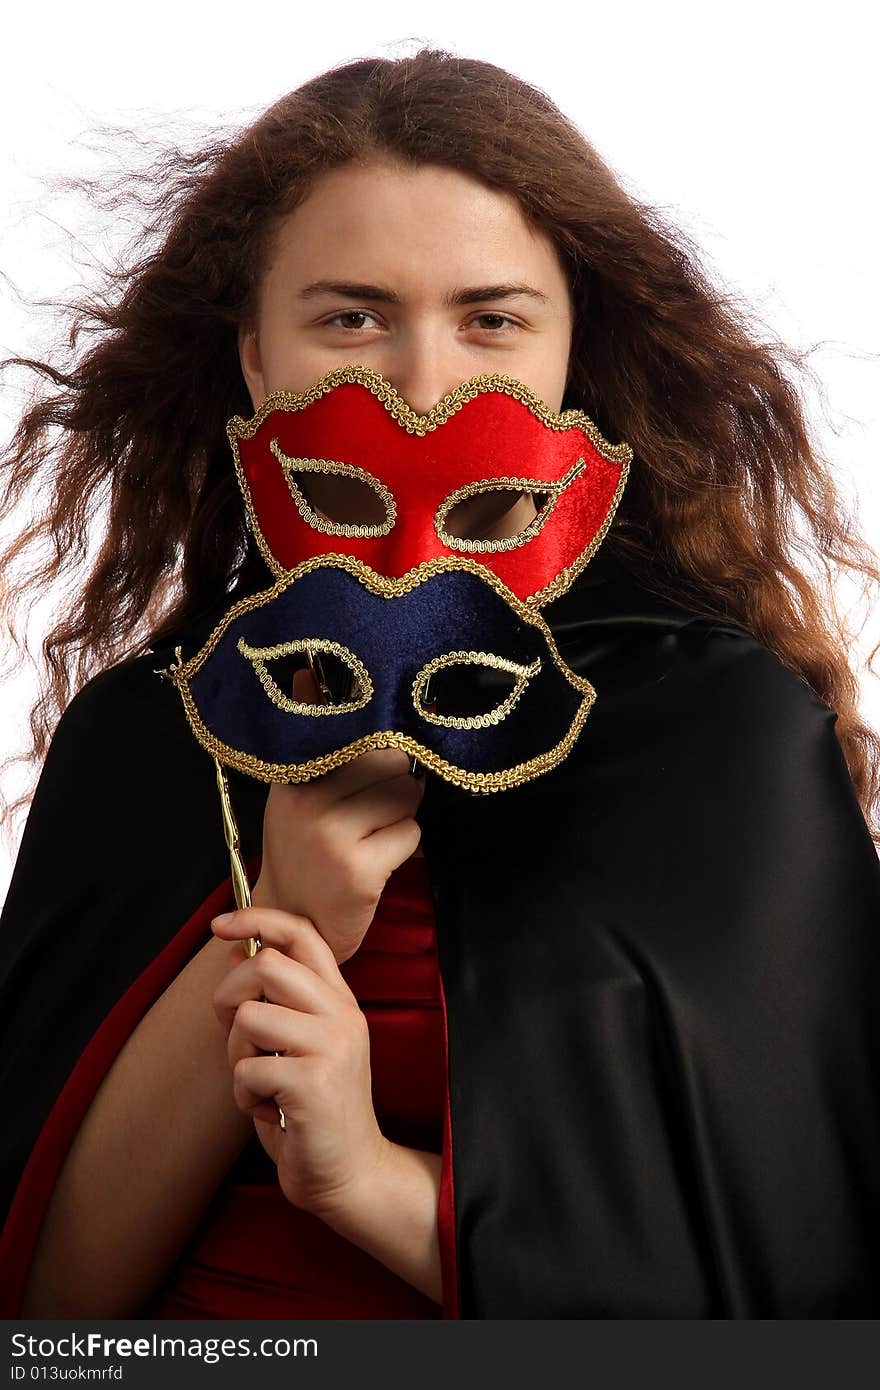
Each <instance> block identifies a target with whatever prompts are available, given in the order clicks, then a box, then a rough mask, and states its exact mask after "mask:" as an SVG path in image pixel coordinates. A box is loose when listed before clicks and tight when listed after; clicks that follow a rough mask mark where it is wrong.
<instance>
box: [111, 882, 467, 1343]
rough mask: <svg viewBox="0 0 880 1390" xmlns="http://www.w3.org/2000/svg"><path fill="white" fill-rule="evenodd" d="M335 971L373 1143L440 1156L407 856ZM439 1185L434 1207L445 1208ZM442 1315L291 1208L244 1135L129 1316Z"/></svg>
mask: <svg viewBox="0 0 880 1390" xmlns="http://www.w3.org/2000/svg"><path fill="white" fill-rule="evenodd" d="M341 970H342V974H343V976H344V977H345V979H346V982H347V983H348V985H349V987H350V988H351V990H352V992H353V993H354V995H355V997H356V998H357V1000H358V1001H359V1003H360V1004H361V1006H362V1007H363V1010H364V1013H365V1014H366V1017H367V1022H368V1024H369V1030H370V1067H371V1073H372V1079H373V1103H374V1106H375V1110H376V1117H377V1119H378V1121H379V1125H380V1127H381V1129H382V1132H383V1134H385V1135H386V1137H387V1138H389V1139H392V1140H394V1141H395V1142H396V1143H399V1144H405V1145H407V1146H410V1147H412V1148H418V1149H425V1150H428V1151H430V1152H433V1153H438V1154H439V1153H441V1152H442V1151H443V1148H444V1144H443V1137H444V1122H445V1118H446V1050H445V1036H444V1026H443V1024H444V1017H443V1008H442V1000H441V992H440V976H439V971H438V966H437V953H436V938H435V933H434V916H433V909H432V904H431V898H430V889H429V883H428V878H427V870H426V865H425V860H424V859H422V858H416V859H409V860H407V861H406V862H405V863H404V864H402V865H401V866H400V868H399V869H397V870H396V871H395V872H394V873H393V874H392V875H391V877H390V879H389V880H388V882H387V884H386V886H385V891H384V893H383V894H382V898H381V900H380V902H379V907H378V909H377V912H376V916H375V917H374V919H373V922H372V924H371V926H370V928H369V930H368V932H367V934H366V936H365V937H364V940H363V942H362V944H361V946H360V949H359V950H358V951H357V953H356V954H355V955H354V956H352V957H351V959H350V960H348V961H346V963H345V964H344V965H343V966H342V967H341ZM448 1177H449V1175H448V1174H447V1181H446V1182H444V1185H443V1186H444V1191H443V1193H442V1194H441V1207H443V1206H446V1205H447V1204H448V1190H447V1188H448ZM442 1224H443V1223H442V1221H441V1226H442ZM441 1237H442V1232H441ZM447 1258H448V1257H447ZM445 1277H446V1276H445V1273H444V1279H445ZM447 1300H448V1295H447ZM443 1315H444V1314H443V1309H442V1308H441V1307H440V1305H439V1304H438V1303H435V1302H434V1301H433V1300H432V1299H430V1298H428V1297H427V1296H426V1295H424V1294H422V1293H420V1292H419V1291H418V1290H417V1289H416V1288H414V1287H413V1286H412V1285H411V1284H408V1283H406V1281H405V1280H403V1279H400V1278H398V1276H397V1275H395V1274H393V1273H392V1272H391V1271H390V1270H389V1269H388V1268H387V1267H386V1266H385V1265H383V1264H381V1263H380V1262H379V1261H378V1260H375V1259H373V1257H372V1256H371V1255H368V1254H367V1253H366V1252H365V1251H363V1250H361V1249H360V1248H359V1247H358V1246H356V1245H353V1244H352V1243H351V1242H350V1241H348V1240H345V1239H344V1238H343V1237H342V1236H339V1235H337V1234H336V1232H335V1231H333V1230H332V1229H331V1228H330V1227H329V1226H327V1225H325V1224H324V1222H323V1221H320V1220H319V1219H318V1218H317V1217H314V1216H311V1215H309V1213H308V1212H304V1211H300V1210H299V1209H298V1208H297V1207H294V1206H292V1205H291V1204H290V1202H288V1201H287V1199H286V1198H285V1196H284V1194H283V1192H282V1191H281V1189H280V1187H279V1186H278V1181H277V1177H276V1172H275V1166H274V1164H273V1163H272V1161H271V1159H270V1158H269V1157H268V1155H267V1154H266V1153H265V1151H264V1149H263V1147H262V1145H261V1144H260V1142H259V1140H258V1139H257V1138H256V1135H254V1137H253V1139H252V1140H251V1141H250V1143H249V1144H248V1145H247V1147H246V1148H245V1150H244V1151H243V1152H242V1154H241V1156H240V1157H239V1159H238V1161H237V1162H236V1164H235V1165H234V1166H233V1168H232V1169H231V1171H230V1173H229V1175H228V1176H227V1178H226V1179H225V1181H224V1183H223V1185H222V1187H221V1188H220V1190H219V1191H218V1193H217V1196H216V1197H215V1199H214V1201H213V1203H212V1204H211V1206H210V1208H209V1209H208V1211H207V1212H206V1214H205V1217H204V1219H203V1221H202V1223H201V1225H200V1226H199V1228H198V1230H197V1231H196V1232H195V1235H194V1236H193V1238H192V1240H191V1241H190V1243H189V1245H188V1247H187V1248H186V1250H185V1251H184V1252H183V1254H182V1255H181V1257H180V1259H179V1261H178V1263H177V1265H176V1266H175V1268H174V1269H173V1270H172V1272H171V1274H170V1276H169V1278H168V1280H167V1282H166V1284H165V1285H164V1287H163V1288H162V1289H161V1290H160V1292H159V1294H158V1295H157V1296H156V1297H155V1299H153V1300H152V1302H151V1303H150V1304H149V1305H148V1306H147V1307H146V1308H144V1309H143V1310H142V1311H141V1313H140V1314H139V1315H138V1316H140V1317H145V1318H146V1317H149V1318H291V1317H294V1318H440V1317H442V1316H443ZM453 1315H454V1314H453Z"/></svg>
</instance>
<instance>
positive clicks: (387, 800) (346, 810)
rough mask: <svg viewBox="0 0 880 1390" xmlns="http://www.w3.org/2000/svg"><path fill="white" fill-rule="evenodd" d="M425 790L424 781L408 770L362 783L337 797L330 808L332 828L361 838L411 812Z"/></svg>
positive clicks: (411, 814) (413, 812) (402, 818)
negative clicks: (380, 781)
mask: <svg viewBox="0 0 880 1390" xmlns="http://www.w3.org/2000/svg"><path fill="white" fill-rule="evenodd" d="M424 794H425V783H424V781H423V780H419V779H418V778H416V777H410V775H409V773H408V772H405V773H404V774H403V775H402V776H401V775H398V776H397V777H393V778H390V779H389V780H388V781H387V782H382V783H380V784H378V785H376V784H375V783H373V784H372V785H371V786H368V787H364V788H363V789H362V790H361V791H360V792H356V793H354V794H353V795H352V796H349V797H346V798H345V800H343V801H340V802H339V803H338V804H337V805H336V806H335V807H334V808H333V811H332V816H333V827H334V831H336V830H337V829H338V833H339V834H341V835H344V836H347V837H351V838H352V839H357V840H360V839H363V838H364V837H365V836H367V835H371V834H372V833H373V831H375V830H381V829H382V828H383V826H386V825H394V824H395V823H396V822H397V821H399V820H406V819H408V818H410V817H412V816H414V815H415V813H416V811H417V810H418V808H419V806H420V805H421V801H422V797H423V796H424Z"/></svg>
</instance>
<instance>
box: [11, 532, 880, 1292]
mask: <svg viewBox="0 0 880 1390" xmlns="http://www.w3.org/2000/svg"><path fill="white" fill-rule="evenodd" d="M256 587H258V586H256ZM236 596H238V595H236ZM231 601H232V596H229V597H228V598H227V599H226V601H225V602H224V604H223V605H222V608H220V609H218V610H217V612H216V613H214V614H211V615H206V618H205V621H204V623H202V624H201V625H199V624H196V625H195V626H194V628H193V629H191V630H190V631H189V632H188V633H186V634H181V635H178V636H176V638H175V639H173V640H181V637H182V638H184V639H186V640H187V641H191V642H199V641H200V640H202V638H203V637H204V636H205V635H207V632H208V631H209V630H210V628H211V627H212V626H213V623H214V621H215V620H216V618H217V616H218V615H219V613H220V612H221V611H224V610H225V608H226V607H228V605H229V603H230V602H231ZM547 617H548V620H549V621H550V624H551V627H552V629H553V632H554V635H555V637H556V640H557V643H558V644H559V647H560V651H561V653H562V655H563V656H564V657H565V658H566V659H567V660H568V661H569V663H570V664H571V665H572V666H573V667H574V669H576V670H577V671H579V672H582V673H583V674H585V675H587V676H588V677H589V679H590V680H591V681H592V683H593V685H594V686H595V688H596V690H597V699H596V702H595V704H594V706H593V709H592V710H591V712H590V715H589V717H588V719H587V722H586V724H585V726H584V729H583V732H582V733H581V735H580V737H579V739H578V741H577V743H576V745H575V747H574V749H573V751H572V753H571V754H570V755H569V757H568V758H567V760H566V761H565V762H564V763H563V764H562V765H561V766H560V767H558V768H556V769H555V770H554V771H553V772H551V773H548V774H546V775H544V776H542V777H539V778H537V779H535V780H534V781H532V782H530V783H528V784H527V785H525V786H523V787H520V788H516V789H514V790H512V791H507V792H504V793H499V794H494V795H490V796H476V795H473V794H471V793H468V792H464V791H460V790H458V789H456V788H453V787H451V786H450V785H448V784H446V783H442V782H440V781H439V780H438V779H436V778H435V777H433V776H432V775H431V774H428V785H427V789H426V794H425V798H424V802H423V805H422V808H421V811H420V813H419V818H420V821H421V823H422V826H423V832H424V834H423V847H424V850H425V853H426V856H427V859H428V866H429V870H430V875H431V881H432V888H433V893H434V905H435V914H436V922H437V941H438V951H439V962H440V970H441V976H442V981H443V994H444V1003H445V1015H446V1029H447V1044H448V1054H447V1059H448V1087H449V1092H448V1093H449V1118H450V1120H451V1155H450V1157H451V1176H452V1184H453V1191H454V1253H455V1262H456V1264H457V1271H456V1275H455V1279H454V1284H455V1287H454V1288H451V1289H449V1288H447V1289H446V1290H445V1300H444V1307H445V1310H446V1315H447V1316H458V1317H462V1318H510V1317H524V1318H841V1317H844V1318H853V1317H866V1316H871V1315H872V1314H876V1313H877V1312H878V1311H880V1098H878V1077H880V1065H878V1063H880V1058H878V1051H880V1048H878V1044H880V1010H878V1007H877V1000H878V998H880V863H878V858H877V854H876V851H875V849H874V846H873V844H872V841H871V838H870V836H869V833H868V830H867V827H866V824H865V820H864V817H863V815H862V812H861V809H860V807H859V804H858V801H857V798H856V795H855V791H854V788H853V785H852V781H851V779H850V776H849V773H848V770H847V767H846V763H845V760H844V757H843V754H842V751H841V748H840V745H839V742H838V740H837V737H836V734H835V730H834V723H835V720H836V715H835V713H834V712H833V711H832V710H830V709H829V708H828V707H827V706H826V705H824V704H823V703H822V702H821V701H820V700H818V699H817V698H816V697H815V696H814V695H813V694H812V693H811V691H810V690H809V689H808V687H807V686H806V684H805V683H804V682H803V681H802V680H801V679H800V678H799V677H798V676H797V675H795V674H794V673H793V672H791V671H789V670H788V669H787V668H785V667H784V666H783V665H782V664H781V662H780V661H779V660H778V659H777V658H776V657H775V656H774V655H773V654H772V653H770V652H769V651H768V650H767V649H766V648H765V647H763V646H762V645H761V644H759V643H758V642H757V641H756V640H755V639H754V638H752V637H751V636H750V635H749V634H747V633H745V632H743V631H742V630H741V629H739V628H737V627H735V626H733V625H730V626H726V625H723V624H719V623H713V622H711V621H708V620H706V619H704V618H698V617H695V616H694V615H693V614H692V613H690V612H688V611H687V610H686V609H684V608H680V607H676V606H674V605H672V604H670V603H668V602H666V601H665V600H661V599H659V598H657V597H655V596H653V595H652V594H651V593H649V592H647V591H646V590H645V589H643V588H641V587H640V586H638V585H637V584H636V583H635V582H634V581H633V580H632V579H631V578H630V577H629V576H628V575H627V573H626V571H625V569H623V567H622V566H621V564H620V562H619V561H618V560H617V559H616V558H615V557H614V556H613V554H612V553H611V552H610V551H609V549H608V547H607V545H605V546H603V547H602V548H601V549H600V551H599V552H598V554H597V555H596V556H595V557H594V559H593V561H592V562H591V563H590V565H589V566H588V568H587V570H586V571H585V572H584V574H583V575H581V577H580V578H579V580H578V581H577V582H576V583H575V585H574V586H573V587H572V588H571V589H570V590H569V592H568V593H567V594H566V595H564V596H563V597H562V598H560V599H558V600H557V601H556V602H555V603H554V604H553V605H552V606H551V607H550V608H548V609H547ZM173 640H172V641H169V643H168V644H166V645H165V646H163V647H162V648H157V650H156V652H155V654H153V655H147V656H145V657H141V658H137V659H135V660H131V661H127V662H124V663H122V664H121V665H119V666H117V667H114V668H112V669H111V670H109V671H106V672H104V673H103V674H101V675H100V676H98V677H96V678H95V679H94V680H92V681H91V682H90V683H89V684H88V686H87V687H86V688H85V690H83V691H82V692H80V694H79V695H77V696H76V698H75V699H74V700H73V701H72V703H71V705H70V706H69V708H68V710H67V711H66V712H65V714H64V716H63V718H62V720H61V722H60V725H59V727H58V730H57V732H56V735H55V738H54V740H53V742H52V745H51V748H50V750H49V753H48V756H47V760H46V763H45V767H44V770H43V773H42V776H41V779H40V782H39V786H38V789H37V793H36V796H35V799H34V802H33V805H32V808H31V812H30V816H29V819H28V822H27V825H26V828H25V833H24V837H23V840H22V844H21V849H20V852H19V856H18V860H17V863H16V867H15V872H14V876H13V880H12V884H11V888H10V891H9V895H8V898H7V902H6V906H5V909H4V912H3V915H2V919H0V1019H2V1029H3V1041H2V1049H0V1068H2V1070H0V1107H2V1115H3V1135H2V1145H0V1202H2V1206H0V1214H3V1213H6V1212H7V1211H8V1212H9V1219H8V1220H7V1222H6V1225H5V1228H4V1232H3V1237H2V1240H0V1284H2V1286H3V1287H4V1288H5V1290H6V1293H5V1295H4V1296H3V1299H2V1300H0V1311H2V1313H3V1315H5V1316H7V1317H16V1316H18V1298H19V1291H20V1288H21V1285H22V1282H23V1278H24V1274H25V1272H26V1269H27V1264H28V1260H29V1258H30V1252H31V1248H32V1243H33V1240H34V1238H35V1236H36V1233H37V1230H38V1229H39V1222H40V1220H41V1218H42V1213H43V1211H44V1210H45V1204H46V1202H47V1200H48V1196H49V1194H50V1193H51V1189H52V1184H53V1182H54V1179H55V1176H56V1175H57V1171H58V1169H59V1168H60V1165H61V1163H62V1162H63V1159H64V1157H65V1155H66V1152H67V1150H68V1147H69V1144H70V1142H71V1141H72V1138H73V1136H74V1135H75V1133H76V1129H77V1127H78V1125H79V1123H80V1122H81V1119H82V1116H83V1115H84V1113H85V1110H86V1108H87V1106H88V1104H89V1102H90V1100H91V1097H92V1096H93V1095H94V1092H95V1091H96V1089H97V1087H98V1085H99V1084H100V1081H101V1078H102V1077H103V1075H105V1074H106V1070H107V1068H108V1067H109V1065H110V1064H111V1062H112V1060H113V1058H114V1057H115V1055H116V1054H117V1053H118V1051H119V1049H120V1048H121V1047H122V1045H123V1044H124V1042H125V1040H126V1038H127V1037H128V1035H129V1034H130V1032H131V1031H132V1029H133V1027H134V1026H135V1025H136V1023H137V1021H138V1020H139V1018H140V1017H141V1016H143V1014H144V1013H145V1012H146V1011H147V1009H149V1007H151V1005H152V1003H153V1002H155V999H156V998H157V997H158V995H159V994H160V993H161V992H162V990H163V989H164V988H165V987H166V986H167V985H168V984H169V983H170V981H171V979H173V978H174V976H175V975H176V974H177V973H178V972H179V971H180V969H182V968H183V966H184V965H185V964H186V961H187V960H188V959H189V958H190V957H191V956H192V955H193V954H195V952H196V951H197V950H198V949H199V948H200V946H201V945H203V944H204V942H205V941H206V940H207V939H208V937H209V933H210V928H209V922H210V918H211V916H213V915H215V914H216V913H217V912H218V911H220V910H222V909H223V908H224V907H226V906H229V905H230V904H231V901H232V898H231V889H230V884H229V866H228V860H227V855H226V848H225V844H224V841H223V835H222V831H221V826H220V819H219V806H218V799H217V791H216V786H215V779H214V769H213V763H212V761H211V759H210V758H209V757H208V755H207V754H206V753H205V752H204V751H203V750H202V749H201V747H200V746H199V745H198V744H197V742H196V740H195V738H194V737H193V735H192V734H191V732H190V730H189V727H188V725H187V724H186V720H185V717H184V713H183V709H182V705H181V702H180V699H179V696H178V695H177V692H176V691H175V690H174V689H173V687H172V686H171V685H170V683H169V682H167V681H162V680H160V678H159V677H158V676H157V675H155V674H154V671H155V668H157V667H159V666H161V665H165V664H167V662H168V660H170V657H171V648H172V645H173ZM191 650H192V648H191V647H190V646H188V645H187V646H185V650H184V654H185V655H188V654H190V653H191ZM230 785H231V790H232V795H233V800H234V803H235V807H236V812H237V815H238V819H239V822H240V825H241V830H242V838H243V845H244V851H245V855H246V857H247V859H248V860H249V863H250V867H251V869H252V871H253V870H255V869H256V868H257V867H258V864H259V852H260V844H261V829H262V812H263V806H264V803H265V797H266V794H267V787H266V786H265V785H264V784H262V783H258V782H256V781H253V780H251V779H250V778H247V777H245V776H243V775H241V774H238V773H235V772H233V773H230Z"/></svg>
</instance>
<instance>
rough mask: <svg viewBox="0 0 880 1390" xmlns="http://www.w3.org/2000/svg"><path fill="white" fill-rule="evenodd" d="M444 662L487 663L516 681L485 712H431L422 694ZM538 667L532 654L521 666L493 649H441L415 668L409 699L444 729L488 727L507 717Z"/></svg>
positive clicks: (423, 715)
mask: <svg viewBox="0 0 880 1390" xmlns="http://www.w3.org/2000/svg"><path fill="white" fill-rule="evenodd" d="M447 666H491V667H492V668H493V669H494V670H496V671H506V672H507V674H508V675H510V676H516V685H515V686H514V687H513V689H512V690H511V692H510V694H509V695H506V696H505V698H504V699H503V700H502V702H501V704H500V705H496V707H495V709H491V710H487V711H486V713H485V714H433V713H432V712H431V710H428V709H425V706H424V704H423V703H422V696H423V695H424V693H425V688H426V686H427V685H428V682H429V681H430V679H431V677H432V676H433V675H434V673H435V671H442V670H444V669H445V668H446V667H447ZM540 669H541V658H540V657H536V659H535V660H534V661H533V662H532V663H531V665H529V666H524V665H523V664H522V662H521V661H510V660H508V658H507V657H505V656H496V655H495V653H494V652H445V653H444V655H443V656H435V657H434V658H433V659H432V660H431V661H429V662H428V663H427V664H426V665H425V666H423V667H422V669H421V671H419V673H418V675H417V676H416V678H415V680H414V681H413V686H412V702H413V705H414V706H415V708H416V710H417V711H418V713H419V714H420V715H421V716H422V718H423V719H427V721H428V723H429V724H440V725H442V727H443V728H444V729H488V728H489V726H490V725H491V724H500V723H501V721H502V720H503V719H506V718H507V716H508V715H509V714H510V711H511V710H512V709H513V707H514V705H515V704H516V703H517V701H518V700H519V697H520V696H521V695H522V693H523V691H524V690H525V688H526V686H527V685H528V683H529V681H530V680H531V678H532V676H536V675H537V674H538V672H539V671H540Z"/></svg>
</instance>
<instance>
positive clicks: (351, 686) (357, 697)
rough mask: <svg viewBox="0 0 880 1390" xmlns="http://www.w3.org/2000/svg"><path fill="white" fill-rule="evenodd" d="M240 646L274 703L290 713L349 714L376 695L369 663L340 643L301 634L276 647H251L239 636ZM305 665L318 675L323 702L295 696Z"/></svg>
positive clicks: (239, 648)
mask: <svg viewBox="0 0 880 1390" xmlns="http://www.w3.org/2000/svg"><path fill="white" fill-rule="evenodd" d="M237 645H238V650H239V651H240V652H241V654H242V656H243V657H245V658H246V659H247V660H248V661H250V663H251V665H252V666H253V668H254V671H255V672H256V675H257V678H258V679H259V682H260V684H261V685H262V687H263V689H264V690H265V692H266V694H267V695H268V697H269V699H270V700H271V701H272V703H273V705H277V706H278V708H279V709H283V710H284V711H285V712H286V713H287V714H312V715H322V714H348V713H350V712H351V711H352V710H356V709H362V708H363V707H364V705H366V704H368V703H369V701H370V700H371V699H372V698H373V683H372V681H371V680H370V676H369V672H368V671H367V668H366V666H365V665H364V663H363V662H362V661H361V660H360V658H359V657H357V656H355V654H354V652H353V651H350V650H349V648H348V647H345V646H343V644H342V643H341V642H333V641H330V640H329V639H327V638H323V637H302V638H299V639H298V640H296V641H291V642H279V643H278V644H277V645H276V646H274V647H252V646H250V644H249V643H248V642H246V641H245V639H244V638H243V637H239V639H238V644H237ZM310 658H311V660H310ZM306 667H311V669H312V671H313V672H314V674H315V677H316V679H317V681H318V685H319V687H320V688H321V691H322V695H323V703H322V704H311V703H309V702H307V701H304V700H295V699H294V698H293V677H294V675H295V673H296V672H297V671H301V670H303V669H305V668H306Z"/></svg>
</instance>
